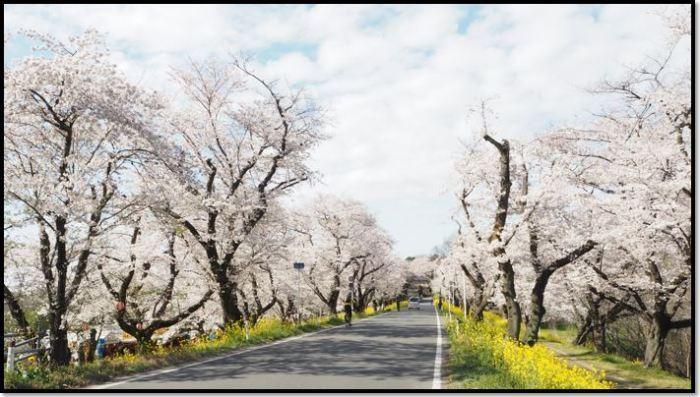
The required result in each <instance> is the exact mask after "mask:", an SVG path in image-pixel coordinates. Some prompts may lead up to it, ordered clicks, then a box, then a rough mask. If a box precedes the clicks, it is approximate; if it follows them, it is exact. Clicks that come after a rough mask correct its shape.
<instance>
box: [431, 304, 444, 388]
mask: <svg viewBox="0 0 700 397" xmlns="http://www.w3.org/2000/svg"><path fill="white" fill-rule="evenodd" d="M433 309H435V318H436V319H437V346H436V347H435V369H434V371H433V389H441V388H442V385H441V383H442V381H441V379H442V374H441V371H440V365H441V364H442V325H441V324H440V313H438V311H437V308H435V303H434V302H433Z"/></svg>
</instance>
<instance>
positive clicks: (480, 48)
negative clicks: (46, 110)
mask: <svg viewBox="0 0 700 397" xmlns="http://www.w3.org/2000/svg"><path fill="white" fill-rule="evenodd" d="M664 9H665V8H664V6H653V5H602V6H601V5H582V6H575V5H560V6H551V5H538V6H536V5H520V6H517V5H483V6H479V5H468V6H458V5H423V6H417V5H404V6H401V5H382V6H377V5H320V6H319V5H315V6H314V5H293V6H275V5H206V6H191V5H190V6H184V5H170V6H153V5H143V6H142V5H121V6H116V5H114V6H113V5H43V6H42V5H5V6H4V31H5V34H6V35H7V34H8V33H12V32H16V31H17V30H19V29H32V30H35V31H38V32H42V33H49V34H52V35H54V36H56V37H58V38H61V39H65V38H67V37H68V36H71V35H77V34H80V33H82V32H84V31H85V30H86V29H89V28H95V29H97V30H99V31H100V32H103V33H105V34H106V39H107V43H108V45H109V47H110V49H111V53H112V56H113V61H114V62H115V63H116V64H117V65H119V67H120V68H121V70H122V71H123V72H125V73H126V74H127V75H128V76H129V77H130V78H131V79H132V81H133V82H137V83H140V84H143V85H144V86H146V87H149V88H154V89H158V90H161V91H163V92H164V93H166V94H168V95H170V94H172V92H173V89H172V85H171V84H170V82H169V77H168V70H169V68H170V67H171V66H183V65H184V63H185V62H186V60H187V57H191V58H194V59H205V58H206V57H209V56H216V57H221V58H224V57H227V56H228V55H230V54H236V53H240V52H244V53H247V54H250V55H252V56H253V57H254V58H253V59H254V61H253V64H252V65H253V68H254V69H255V70H256V71H257V72H258V73H260V74H261V75H262V76H264V77H266V78H268V79H278V80H279V82H280V83H281V84H286V85H288V86H289V87H291V88H301V87H304V89H305V90H306V92H307V93H309V94H310V95H311V96H312V97H313V98H314V99H315V100H316V102H317V103H318V104H319V105H320V106H321V107H323V108H324V109H326V111H327V113H328V117H329V120H330V123H329V125H328V128H327V130H326V133H327V134H328V135H330V139H328V140H327V141H325V142H323V143H322V144H321V145H320V146H319V147H318V148H317V150H316V151H315V152H314V153H313V155H312V158H311V159H310V164H311V166H312V167H313V168H314V169H316V170H318V171H319V172H320V173H321V175H322V180H321V181H320V182H318V183H316V184H314V185H313V186H306V187H302V188H300V189H298V190H297V191H296V192H295V193H294V195H293V196H292V197H290V198H289V200H290V201H291V204H292V205H301V204H303V203H304V202H306V201H307V200H309V199H310V198H313V197H314V196H315V195H317V194H318V193H331V194H336V195H339V196H342V197H351V198H354V199H357V200H360V201H362V202H364V203H365V204H366V205H367V206H368V208H369V209H370V211H371V212H372V213H374V214H375V216H376V217H377V219H378V221H379V223H380V225H381V226H383V227H384V228H385V229H386V230H387V231H388V232H389V233H390V234H391V236H392V237H393V239H394V240H395V243H396V244H395V249H396V252H397V254H398V255H400V256H409V255H420V254H427V253H429V252H430V251H431V249H432V248H433V247H435V246H437V245H439V244H441V243H442V242H443V241H444V240H445V239H446V238H447V237H448V236H450V235H451V234H452V233H454V231H455V226H454V225H455V224H454V222H452V221H451V220H450V217H451V215H452V214H453V213H454V211H455V210H456V204H457V202H456V200H455V198H454V186H456V178H457V176H456V173H455V171H454V165H455V162H456V161H457V160H458V159H459V157H460V155H461V147H462V146H461V143H460V142H462V141H465V140H468V139H469V138H470V137H471V136H473V135H474V134H475V133H477V131H475V128H474V126H473V120H470V119H469V117H468V114H469V112H468V109H469V108H470V107H472V106H474V105H476V104H477V103H479V102H480V101H481V100H482V99H490V103H491V106H492V107H493V109H494V111H495V113H496V114H497V119H496V120H495V121H494V125H493V126H492V127H491V128H492V130H493V131H495V135H497V136H498V137H500V138H506V139H520V140H523V141H527V140H528V139H531V138H532V137H533V136H534V135H535V134H538V133H542V132H544V131H546V130H547V129H551V128H555V127H556V126H560V125H563V124H567V125H571V124H575V123H577V122H580V121H581V120H585V119H586V118H589V117H591V113H592V112H595V111H596V110H597V109H599V108H600V106H602V105H603V103H602V101H604V99H603V98H601V97H600V96H596V95H591V94H590V92H589V91H588V89H590V88H592V87H594V86H595V84H596V83H597V82H598V81H600V80H601V79H603V78H615V77H616V76H620V75H621V74H623V73H625V71H626V70H628V69H627V68H628V67H629V66H632V65H637V64H639V63H640V62H644V61H646V60H648V58H647V57H648V56H653V55H657V54H658V53H659V49H660V48H663V45H664V43H665V42H666V40H667V35H668V32H667V31H666V30H665V28H664V25H663V21H662V19H661V18H659V17H658V15H657V14H656V11H661V12H663V11H664ZM30 48H31V43H29V42H27V41H24V40H10V42H9V44H6V46H5V51H4V63H5V64H6V65H7V64H8V63H11V62H12V60H13V59H16V58H18V57H22V56H25V55H27V54H29V53H30Z"/></svg>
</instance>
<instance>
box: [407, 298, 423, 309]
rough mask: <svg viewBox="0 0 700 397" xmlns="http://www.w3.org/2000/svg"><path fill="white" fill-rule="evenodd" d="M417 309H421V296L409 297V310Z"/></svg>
mask: <svg viewBox="0 0 700 397" xmlns="http://www.w3.org/2000/svg"><path fill="white" fill-rule="evenodd" d="M411 309H416V310H420V298H418V297H412V298H408V310H411Z"/></svg>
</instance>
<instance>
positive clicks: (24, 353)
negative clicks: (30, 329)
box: [5, 334, 46, 371]
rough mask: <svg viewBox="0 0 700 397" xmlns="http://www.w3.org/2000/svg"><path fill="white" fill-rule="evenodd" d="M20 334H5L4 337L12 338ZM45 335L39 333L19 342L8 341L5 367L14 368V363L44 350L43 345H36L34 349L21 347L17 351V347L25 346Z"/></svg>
mask: <svg viewBox="0 0 700 397" xmlns="http://www.w3.org/2000/svg"><path fill="white" fill-rule="evenodd" d="M17 336H21V334H5V338H13V337H17ZM44 336H45V335H39V336H35V337H33V338H29V339H25V340H23V341H20V342H15V341H10V343H9V346H8V347H7V363H6V368H7V370H8V371H12V370H14V369H15V364H16V363H18V362H20V361H23V360H26V359H28V358H29V357H33V356H37V355H39V354H41V353H43V352H44V350H46V349H45V348H43V347H38V348H34V349H22V350H20V351H17V348H19V347H22V346H25V345H27V344H29V343H32V342H35V341H40V340H41V338H43V337H44Z"/></svg>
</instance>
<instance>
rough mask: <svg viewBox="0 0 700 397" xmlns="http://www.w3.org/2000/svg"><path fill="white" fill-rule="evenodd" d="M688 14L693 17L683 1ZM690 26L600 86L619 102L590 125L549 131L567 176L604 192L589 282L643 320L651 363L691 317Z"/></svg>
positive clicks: (577, 183) (600, 195) (659, 361)
mask: <svg viewBox="0 0 700 397" xmlns="http://www.w3.org/2000/svg"><path fill="white" fill-rule="evenodd" d="M680 15H681V16H684V18H685V24H681V25H682V26H686V27H687V26H689V23H690V22H689V14H688V13H686V12H685V9H681V10H680ZM682 19H683V18H680V17H679V18H676V19H674V20H676V21H678V20H682ZM688 31H689V29H685V30H684V29H680V30H679V29H676V30H674V32H675V33H674V34H672V37H673V40H672V41H671V45H670V47H669V48H668V49H666V50H665V51H664V52H663V55H662V56H659V57H651V58H650V59H651V60H650V61H649V64H648V65H644V66H642V67H639V68H633V69H631V70H630V73H629V75H628V76H627V77H625V78H623V79H622V80H619V81H605V82H603V83H602V84H601V86H600V87H599V88H598V89H597V92H598V93H600V94H602V95H609V96H611V97H612V98H613V101H614V102H613V103H614V106H610V107H609V108H608V109H606V110H605V111H604V112H603V113H602V114H601V115H600V117H599V118H598V119H597V120H596V121H595V122H594V123H592V125H590V126H586V127H584V128H569V129H566V130H563V131H560V132H559V133H556V134H552V135H551V136H550V137H549V139H548V144H549V145H550V146H551V147H552V148H554V150H553V151H552V152H551V153H550V154H551V156H552V157H551V158H553V159H556V160H557V161H560V163H561V164H566V174H565V175H566V177H567V179H568V181H569V183H571V184H572V185H575V186H577V187H578V188H580V189H585V190H587V191H588V192H589V194H591V195H594V196H595V197H596V205H597V208H596V217H595V219H596V221H597V225H596V227H597V229H598V230H600V231H601V233H600V236H599V241H600V243H601V244H602V247H601V250H602V253H601V254H600V255H601V257H600V258H598V259H597V260H596V261H595V262H592V263H593V264H592V265H591V266H590V269H591V270H592V271H594V272H595V274H596V275H597V276H598V280H597V282H595V283H592V284H591V285H590V286H589V288H588V289H589V291H590V292H591V293H592V294H594V295H595V296H596V297H598V298H602V299H603V300H605V301H607V302H609V303H611V304H613V305H616V306H618V307H622V308H624V309H625V310H627V311H630V312H632V313H635V314H636V315H638V316H640V318H642V319H643V320H644V322H645V323H646V324H647V330H646V334H647V345H646V352H645V357H644V361H645V364H646V365H648V366H652V365H653V366H658V365H661V366H662V365H663V362H662V355H663V349H664V344H665V340H666V337H667V335H668V333H669V332H670V331H671V330H672V329H679V328H684V327H690V326H691V325H692V318H690V317H689V314H688V317H684V316H681V315H680V313H681V311H680V309H681V308H682V307H683V306H684V304H685V305H687V302H688V299H689V297H688V293H689V292H690V291H689V289H690V278H691V277H690V276H691V267H692V249H691V247H692V243H691V238H692V237H691V236H692V229H691V222H690V220H691V219H690V213H691V195H692V180H691V169H692V166H691V163H690V156H689V153H690V150H691V147H690V142H691V134H692V131H691V128H690V127H691V123H692V119H691V117H692V113H691V109H692V108H691V101H690V92H691V79H690V76H691V75H690V70H689V69H688V68H689V65H690V62H689V48H688V47H685V46H683V45H682V41H683V40H687V37H688V34H687V32H688ZM674 61H675V62H674Z"/></svg>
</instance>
